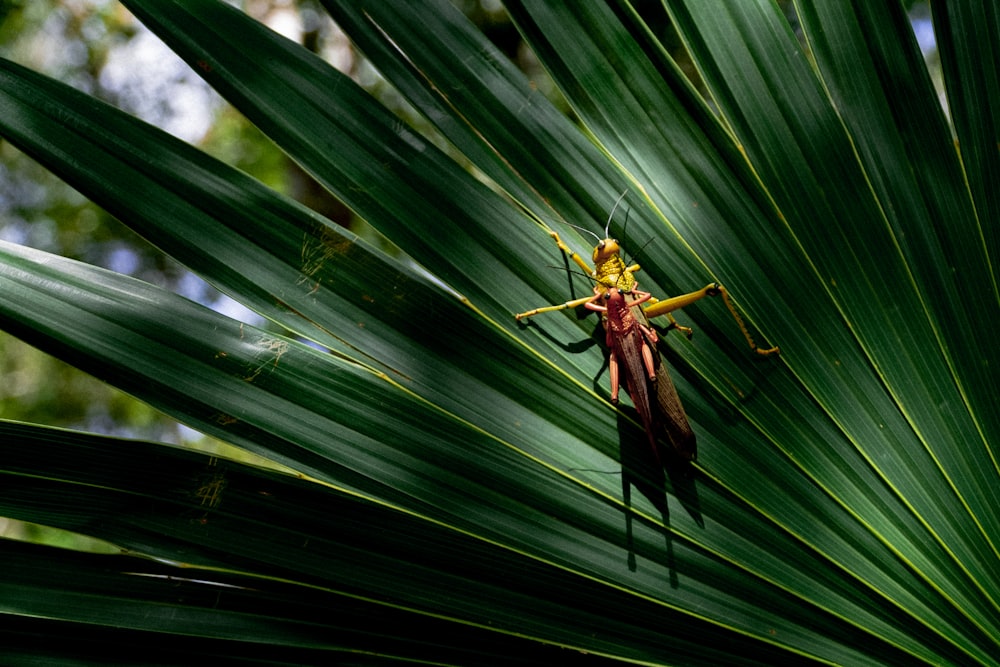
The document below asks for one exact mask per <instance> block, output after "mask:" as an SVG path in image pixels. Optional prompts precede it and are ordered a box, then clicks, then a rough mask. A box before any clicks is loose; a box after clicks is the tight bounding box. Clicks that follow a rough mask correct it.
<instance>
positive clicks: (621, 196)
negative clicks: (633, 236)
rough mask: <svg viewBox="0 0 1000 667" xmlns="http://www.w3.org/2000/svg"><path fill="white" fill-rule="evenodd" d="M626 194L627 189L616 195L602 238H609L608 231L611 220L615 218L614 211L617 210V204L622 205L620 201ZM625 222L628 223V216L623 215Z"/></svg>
mask: <svg viewBox="0 0 1000 667" xmlns="http://www.w3.org/2000/svg"><path fill="white" fill-rule="evenodd" d="M627 194H628V189H627V188H626V189H625V192H623V193H621V194H620V195H618V199H616V200H615V205H614V206H612V207H611V214H610V215H609V216H608V224H606V225H604V238H610V237H609V236H608V233H609V232H608V230H610V229H611V218H613V217H615V210H616V209H617V208H618V204H621V203H622V199H625V195H627ZM625 222H628V214H627V213H626V214H625Z"/></svg>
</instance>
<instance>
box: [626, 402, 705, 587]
mask: <svg viewBox="0 0 1000 667" xmlns="http://www.w3.org/2000/svg"><path fill="white" fill-rule="evenodd" d="M638 419H639V416H638V413H637V412H636V410H635V408H633V407H631V406H619V415H618V446H619V456H620V461H621V464H622V499H623V501H624V503H625V507H626V513H625V542H626V548H627V550H628V567H629V570H631V571H633V572H634V571H635V570H636V568H637V565H636V557H635V546H634V540H633V526H632V522H633V520H634V516H633V513H632V512H631V508H632V489H633V488H635V489H636V490H638V491H639V493H641V494H642V495H643V496H644V497H645V498H646V499H647V500H648V501H649V502H650V503H652V505H653V507H655V508H656V511H657V512H658V513H659V514H660V520H661V521H662V523H663V526H664V527H665V528H666V530H664V533H663V535H664V547H665V555H666V563H667V567H668V569H669V571H670V586H671V588H676V587H677V585H678V582H677V573H676V568H675V564H674V547H673V540H672V538H671V534H670V531H669V528H670V508H669V506H668V502H667V490H668V487H667V482H668V480H669V483H670V486H669V489H670V490H672V491H673V493H674V495H675V496H676V497H677V499H678V500H680V502H681V505H682V506H683V507H684V509H685V510H686V511H687V512H688V514H690V515H691V517H692V518H693V519H694V520H695V522H697V524H698V525H699V526H704V521H703V520H702V517H701V509H700V505H699V502H698V493H697V488H696V485H695V481H696V477H695V474H694V472H695V471H694V468H693V467H692V465H691V463H690V462H689V461H685V460H683V459H681V458H680V457H678V456H677V455H676V454H674V452H673V450H672V449H671V448H670V447H668V446H663V445H662V444H661V446H660V447H659V451H658V452H654V451H653V450H652V449H650V447H649V440H648V439H647V438H646V435H645V434H644V433H643V432H642V429H641V428H640V427H639V426H637V422H638Z"/></svg>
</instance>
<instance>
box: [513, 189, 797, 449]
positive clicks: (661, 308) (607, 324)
mask: <svg viewBox="0 0 1000 667" xmlns="http://www.w3.org/2000/svg"><path fill="white" fill-rule="evenodd" d="M622 197H624V194H623V195H622ZM618 201H619V202H620V201H621V197H619V199H618ZM617 206H618V203H617V202H616V203H615V207H617ZM611 213H612V215H614V209H612V211H611ZM610 222H611V218H610V217H609V218H608V223H609V225H610ZM583 231H587V230H583ZM587 233H592V232H587ZM549 235H550V236H551V237H552V238H553V239H554V240H555V242H556V245H557V246H559V249H560V250H562V251H563V252H564V253H566V254H567V255H568V256H569V258H570V259H571V260H573V262H574V263H575V264H576V265H577V266H579V267H580V268H581V269H583V271H584V272H585V273H586V275H587V276H588V277H590V278H591V279H592V280H593V281H594V293H593V295H592V296H586V297H582V298H579V299H574V300H572V301H567V302H565V303H562V304H559V305H555V306H545V307H542V308H535V309H534V310H529V311H527V312H524V313H518V314H517V315H515V316H514V317H515V318H516V319H517V320H518V321H520V320H523V319H525V318H528V317H533V316H535V315H538V314H539V313H546V312H552V311H557V310H564V309H567V308H576V307H578V306H584V307H586V308H587V309H588V310H594V311H598V312H600V313H602V320H603V323H604V328H605V332H606V336H607V339H606V340H607V346H608V350H609V358H608V372H609V375H610V376H611V401H612V403H617V402H618V394H619V387H620V386H621V381H620V380H621V377H620V375H621V373H622V371H624V374H625V378H624V380H625V382H624V384H625V390H626V391H627V392H628V394H629V397H630V398H631V399H632V403H633V404H634V405H635V408H636V411H637V412H638V413H639V417H640V420H641V421H642V424H643V427H644V428H645V430H646V434H647V436H648V437H649V441H650V445H651V446H652V448H653V452H654V453H655V454H656V456H657V458H659V450H658V448H657V445H656V441H657V439H658V438H659V437H664V438H665V439H666V440H667V442H669V443H670V445H671V447H672V448H673V451H674V452H675V453H676V454H677V456H679V457H680V458H682V459H684V460H687V461H690V460H693V459H695V458H696V457H697V452H698V450H697V440H696V438H695V434H694V431H692V430H691V426H690V424H689V423H688V419H687V415H686V414H685V412H684V407H683V405H682V404H681V401H680V397H679V396H678V395H677V390H676V389H675V388H674V383H673V381H672V380H671V379H670V374H669V373H668V372H667V367H666V364H663V363H662V362H661V360H660V354H659V351H658V350H657V347H656V344H657V342H658V336H657V334H656V330H655V329H653V328H652V327H651V326H650V325H649V318H651V317H658V316H661V315H665V316H666V317H667V318H668V320H669V328H671V329H678V330H679V331H681V332H683V333H684V334H685V335H687V336H688V338H690V337H691V334H692V331H691V329H690V328H688V327H684V326H681V325H680V324H679V323H678V322H677V321H676V320H675V319H674V317H673V315H671V313H672V312H673V311H675V310H678V309H681V308H684V307H685V306H689V305H691V304H692V303H695V302H696V301H698V300H700V299H702V298H704V297H706V296H719V295H721V296H722V298H723V301H724V302H725V304H726V307H727V308H728V309H729V312H730V313H731V314H732V316H733V318H734V319H735V320H736V322H737V324H738V325H739V327H740V331H741V332H742V333H743V335H744V337H745V338H746V340H747V343H748V344H749V345H750V349H751V350H753V351H755V352H756V353H757V354H760V355H769V354H774V353H777V352H779V350H778V348H777V347H773V348H767V349H762V348H759V347H757V345H756V344H755V343H754V341H753V338H752V337H751V336H750V333H749V331H748V330H747V328H746V325H745V324H744V323H743V319H742V318H741V317H740V315H739V313H737V312H736V309H735V307H734V306H733V304H732V301H731V300H730V298H729V294H728V292H727V291H726V289H725V288H724V287H723V286H722V285H720V284H718V283H710V284H709V285H706V286H705V287H703V288H702V289H700V290H697V291H695V292H690V293H688V294H683V295H681V296H676V297H672V298H669V299H664V300H662V301H661V300H658V299H656V298H655V297H653V296H652V295H651V294H650V293H649V292H642V291H640V290H638V289H637V288H638V283H637V281H636V280H635V277H634V275H633V274H634V273H636V272H638V271H639V270H640V267H639V265H638V264H632V265H628V264H627V263H626V262H625V261H624V260H623V259H622V257H621V247H620V245H619V243H618V241H616V240H615V239H612V238H611V237H610V236H609V235H608V231H607V228H606V229H605V238H604V239H600V238H598V244H597V246H595V248H594V252H593V255H592V259H593V263H594V268H593V269H591V268H590V266H589V265H588V264H587V263H586V262H585V261H584V260H583V258H581V257H580V256H579V255H578V254H577V253H575V252H574V251H573V250H572V248H570V247H569V246H567V245H566V244H565V243H564V242H563V241H562V239H560V238H559V235H558V234H557V233H556V232H554V231H553V232H550V233H549ZM594 236H595V237H596V235H594ZM645 304H649V305H648V306H645V308H644V307H643V306H644V305H645Z"/></svg>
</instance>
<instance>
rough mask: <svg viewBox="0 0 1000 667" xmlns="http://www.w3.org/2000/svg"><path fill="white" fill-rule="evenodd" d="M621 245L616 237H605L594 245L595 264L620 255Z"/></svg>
mask: <svg viewBox="0 0 1000 667" xmlns="http://www.w3.org/2000/svg"><path fill="white" fill-rule="evenodd" d="M620 252H621V247H619V245H618V241H616V240H615V239H604V240H603V241H601V242H600V243H598V244H597V245H596V246H595V247H594V256H593V260H594V266H600V265H601V264H604V263H605V262H607V261H609V260H612V259H613V258H615V257H618V256H619V254H620Z"/></svg>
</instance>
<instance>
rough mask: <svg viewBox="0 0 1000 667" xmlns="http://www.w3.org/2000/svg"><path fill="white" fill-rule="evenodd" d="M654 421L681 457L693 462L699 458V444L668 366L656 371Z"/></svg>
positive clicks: (658, 430)
mask: <svg viewBox="0 0 1000 667" xmlns="http://www.w3.org/2000/svg"><path fill="white" fill-rule="evenodd" d="M652 405H653V411H654V414H653V421H654V422H655V423H656V432H657V434H658V435H659V436H660V437H663V438H665V439H666V440H667V442H669V443H670V445H671V446H672V447H673V448H674V451H675V452H676V453H677V455H678V456H679V457H681V458H682V459H684V460H685V461H693V460H694V459H696V458H697V457H698V443H697V440H696V439H695V437H694V431H692V430H691V425H690V424H689V423H688V420H687V415H686V414H684V406H683V405H682V404H681V399H680V396H678V395H677V390H676V389H675V388H674V381H673V380H671V379H670V373H669V372H668V371H667V365H666V364H660V367H659V368H658V369H657V371H656V395H655V399H654V400H653V403H652Z"/></svg>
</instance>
